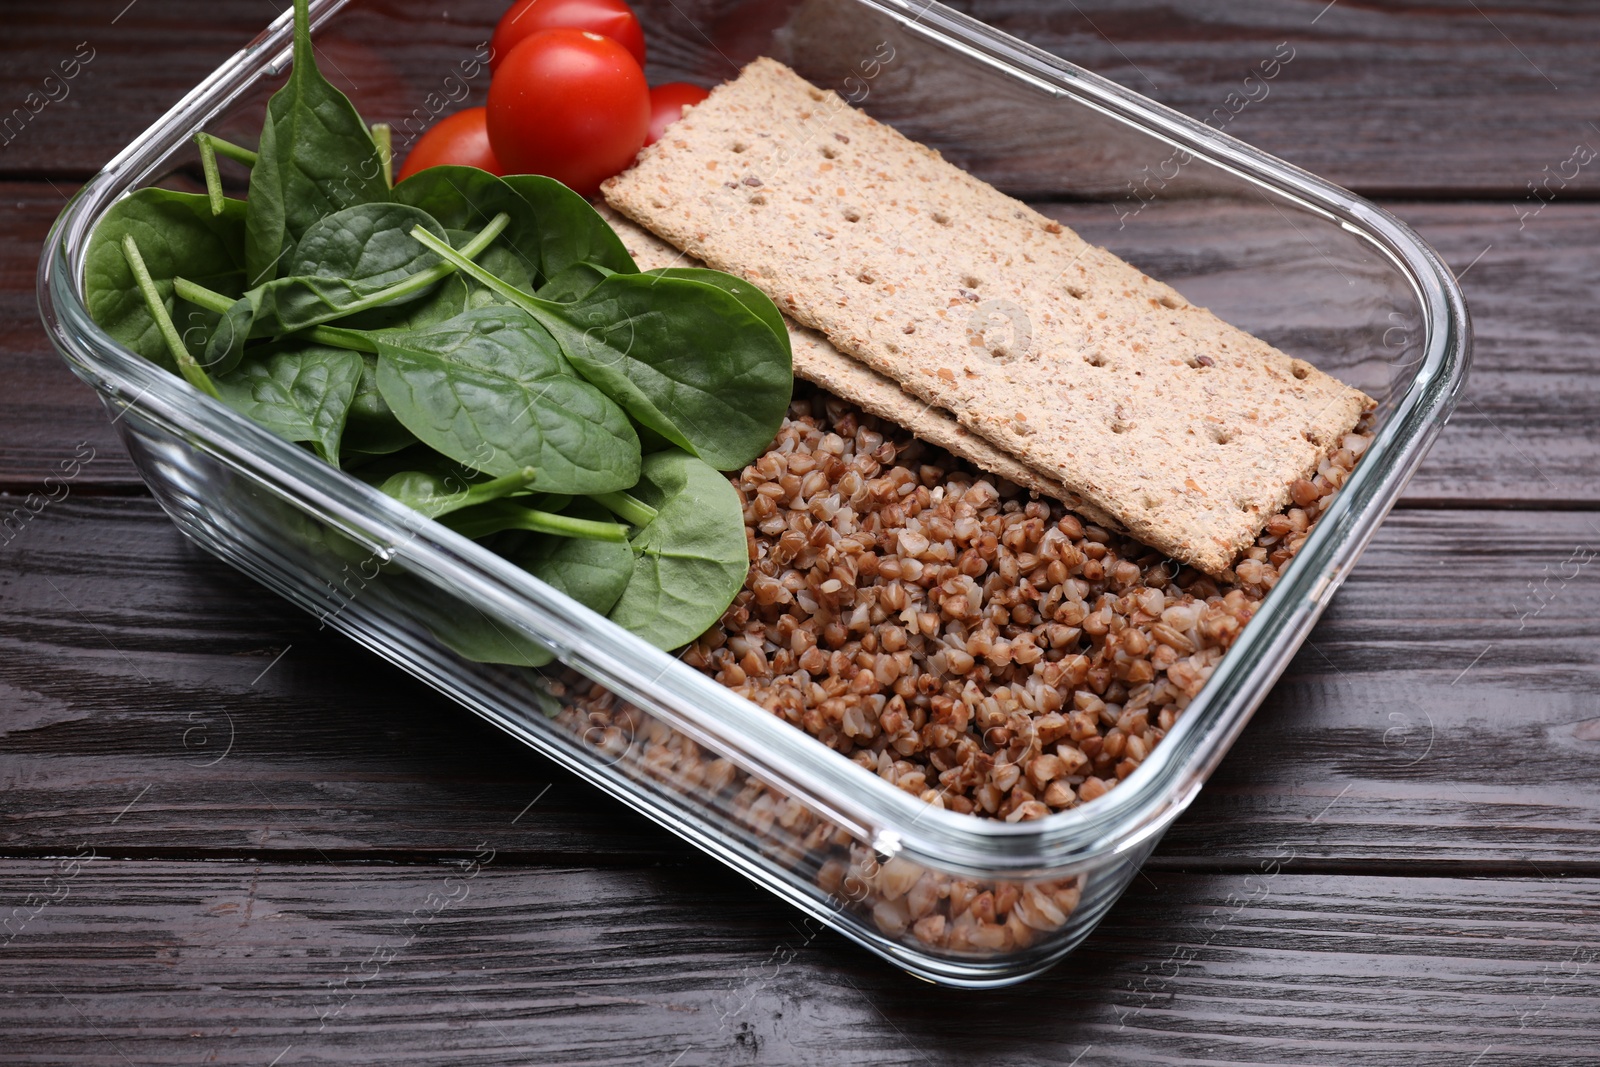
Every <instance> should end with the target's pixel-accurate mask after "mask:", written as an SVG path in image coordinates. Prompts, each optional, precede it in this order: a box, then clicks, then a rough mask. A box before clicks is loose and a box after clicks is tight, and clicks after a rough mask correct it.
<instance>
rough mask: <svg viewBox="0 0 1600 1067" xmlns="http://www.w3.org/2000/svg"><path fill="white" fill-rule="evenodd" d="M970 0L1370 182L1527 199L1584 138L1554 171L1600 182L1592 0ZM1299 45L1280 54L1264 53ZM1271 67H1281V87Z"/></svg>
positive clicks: (1113, 74) (1252, 133)
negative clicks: (1487, 0) (1578, 160)
mask: <svg viewBox="0 0 1600 1067" xmlns="http://www.w3.org/2000/svg"><path fill="white" fill-rule="evenodd" d="M953 6H955V7H958V8H960V9H962V10H964V11H966V12H968V13H970V14H972V15H973V16H975V17H977V18H979V19H982V20H984V21H986V22H989V23H990V24H991V25H994V26H996V27H998V28H999V29H1001V30H1004V31H1006V32H1008V33H1011V34H1013V35H1015V36H1017V37H1020V38H1022V39H1023V40H1025V41H1027V42H1029V43H1030V44H1033V45H1036V46H1038V47H1040V48H1042V49H1044V50H1045V51H1047V52H1051V53H1053V54H1055V55H1059V56H1062V57H1064V58H1066V59H1068V60H1071V61H1072V62H1074V63H1077V64H1079V65H1081V66H1084V67H1087V68H1089V69H1090V70H1093V71H1095V72H1097V73H1099V74H1103V75H1105V76H1107V77H1109V78H1111V79H1113V80H1115V81H1117V82H1120V83H1121V84H1123V85H1126V86H1128V87H1129V88H1131V89H1133V90H1134V91H1136V92H1139V93H1142V94H1145V95H1147V96H1150V97H1152V98H1154V99H1156V100H1158V101H1160V102H1161V103H1163V104H1166V105H1168V106H1169V107H1172V108H1175V109H1176V110H1178V111H1181V112H1184V113H1185V114H1188V115H1191V116H1193V117H1195V118H1198V119H1201V120H1209V121H1210V122H1211V124H1212V125H1214V126H1217V127H1219V128H1225V129H1226V131H1227V132H1228V133H1229V134H1230V135H1232V136H1234V137H1238V138H1240V139H1241V140H1244V141H1248V142H1250V143H1251V144H1254V145H1257V146H1258V147H1260V148H1263V149H1265V150H1267V151H1268V152H1271V153H1273V154H1274V155H1278V156H1281V157H1283V158H1284V159H1287V160H1289V161H1290V162H1292V163H1295V164H1297V165H1299V166H1301V167H1304V168H1306V169H1307V170H1310V171H1312V172H1313V173H1316V174H1320V175H1322V176H1324V177H1326V178H1329V179H1330V180H1332V181H1334V182H1337V183H1339V184H1340V185H1344V186H1347V187H1349V188H1353V189H1358V190H1361V191H1363V192H1366V193H1368V194H1369V195H1385V196H1415V195H1418V194H1426V195H1452V196H1493V197H1496V198H1509V199H1516V200H1522V199H1523V198H1525V197H1527V196H1529V189H1528V183H1529V182H1539V181H1541V180H1542V179H1543V178H1544V177H1545V173H1544V171H1543V168H1544V167H1545V166H1547V165H1548V167H1549V168H1550V173H1552V174H1554V173H1556V172H1557V171H1558V170H1559V169H1560V165H1561V164H1562V163H1563V162H1564V161H1567V160H1569V159H1570V158H1571V157H1572V154H1573V150H1574V147H1575V146H1577V145H1580V144H1587V145H1590V146H1594V147H1592V148H1591V150H1590V152H1589V153H1588V155H1587V158H1588V159H1589V160H1590V161H1591V162H1590V163H1589V164H1588V166H1587V170H1586V171H1585V170H1584V169H1583V168H1582V165H1579V166H1577V167H1569V168H1568V170H1569V173H1568V177H1569V178H1570V177H1573V173H1574V172H1575V173H1576V177H1575V178H1574V180H1572V181H1570V182H1569V183H1567V185H1566V187H1565V188H1564V189H1563V188H1561V186H1560V184H1557V183H1553V184H1552V185H1551V186H1550V187H1549V188H1551V189H1559V190H1560V192H1561V194H1563V195H1572V194H1575V193H1579V192H1580V191H1581V192H1583V193H1586V194H1587V195H1589V196H1591V197H1592V196H1594V195H1595V193H1596V192H1597V191H1600V175H1597V173H1596V168H1595V166H1594V164H1593V162H1592V161H1593V160H1594V159H1595V149H1596V148H1600V129H1597V128H1596V126H1595V122H1596V121H1597V119H1596V115H1595V110H1594V106H1593V101H1594V99H1595V95H1596V92H1597V91H1600V66H1597V65H1596V64H1595V63H1594V62H1593V44H1594V42H1595V40H1596V39H1597V38H1600V26H1597V25H1596V24H1595V23H1594V20H1595V19H1596V18H1600V12H1596V11H1595V10H1594V9H1593V8H1588V7H1582V6H1579V5H1573V4H1560V3H1497V4H1494V5H1492V6H1490V5H1479V4H1477V3H1473V2H1471V0H1464V2H1463V0H1446V2H1443V3H1437V2H1431V0H1430V2H1420V0H1413V2H1402V3H1385V4H1364V3H1349V2H1345V3H1338V2H1335V3H1329V2H1328V0H1295V2H1293V3H1281V2H1273V0H1245V2H1242V3H1226V2H1218V3H1211V2H1203V3H1196V2H1187V0H1180V2H1177V3H1174V2H1171V0H1136V2H1133V3H1128V2H1123V0H1116V2H1111V0H1098V2H1093V3H1090V2H1081V3H1068V4H1052V3H1040V2H1037V0H957V2H956V3H955V4H953ZM1280 45H1283V46H1287V51H1280ZM1285 56H1292V58H1290V59H1288V60H1287V62H1285V63H1284V64H1283V65H1282V67H1281V69H1280V68H1278V67H1274V66H1268V67H1265V68H1263V67H1262V66H1261V64H1263V63H1267V62H1269V61H1271V60H1273V59H1274V57H1276V58H1277V59H1279V60H1283V59H1284V58H1285ZM1263 70H1265V71H1267V72H1268V73H1269V74H1271V73H1275V75H1276V76H1275V77H1272V78H1271V79H1270V81H1269V82H1268V83H1267V84H1266V85H1265V86H1263V84H1262V82H1261V80H1260V77H1259V74H1260V72H1261V71H1263ZM1253 73H1254V74H1256V75H1257V78H1256V79H1255V80H1253V81H1251V82H1248V83H1247V82H1246V81H1245V79H1246V78H1247V77H1248V76H1250V75H1251V74H1253ZM1263 94H1264V95H1263ZM1249 98H1254V99H1253V102H1241V101H1245V100H1248V99H1249ZM1046 176H1047V172H1045V173H1041V174H1038V175H1026V176H1025V175H1017V176H1016V178H1015V179H1014V180H1017V181H1019V182H1025V183H1029V184H1031V182H1032V181H1037V180H1039V179H1041V178H1045V177H1046ZM1034 187H1037V186H1034Z"/></svg>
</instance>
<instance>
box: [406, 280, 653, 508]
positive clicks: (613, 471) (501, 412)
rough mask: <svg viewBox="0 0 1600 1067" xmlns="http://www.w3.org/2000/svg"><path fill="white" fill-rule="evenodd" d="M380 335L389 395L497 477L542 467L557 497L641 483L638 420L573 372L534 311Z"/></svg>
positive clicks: (415, 426) (485, 314)
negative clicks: (635, 424) (532, 314)
mask: <svg viewBox="0 0 1600 1067" xmlns="http://www.w3.org/2000/svg"><path fill="white" fill-rule="evenodd" d="M375 339H376V341H377V346H378V389H379V391H380V392H381V393H382V394H383V398H384V400H386V401H387V402H388V404H389V407H390V409H391V410H393V411H394V413H395V415H396V417H397V418H399V420H400V421H401V422H402V423H403V424H404V425H405V427H406V428H407V429H408V430H410V431H411V432H412V433H414V434H416V435H417V437H418V438H419V439H421V440H422V441H423V442H425V443H426V444H427V445H429V446H430V447H432V448H434V449H437V450H438V451H439V452H442V453H443V454H444V455H446V456H449V457H450V458H452V459H454V460H456V461H458V462H460V463H465V464H467V465H469V466H471V467H473V468H474V469H476V470H481V471H483V472H484V473H486V474H491V475H496V476H498V475H505V474H510V473H512V472H514V471H517V470H520V469H521V468H523V467H534V468H536V469H537V470H538V471H539V488H540V489H541V490H542V491H545V492H552V493H605V492H610V491H612V490H616V489H626V488H627V487H628V486H630V485H632V484H633V483H634V481H635V480H637V478H638V476H639V438H638V435H637V434H636V433H635V432H634V429H633V425H632V424H631V423H630V422H629V421H628V418H627V416H626V415H625V414H624V413H623V412H622V410H621V409H620V408H618V407H617V406H616V405H615V404H614V403H612V402H611V401H610V400H609V399H607V398H606V396H605V395H604V394H603V393H601V392H600V391H599V390H598V389H596V388H594V387H593V386H592V385H590V384H589V383H587V382H585V381H583V380H582V379H581V378H579V377H578V376H577V375H575V374H573V373H572V368H571V367H570V366H569V365H568V364H567V362H566V360H565V359H563V358H562V356H561V350H560V349H559V348H558V347H557V346H556V344H555V342H554V341H553V340H552V339H551V338H550V335H549V334H547V333H546V332H545V331H544V330H543V329H542V328H541V327H540V326H539V324H538V323H536V322H534V321H533V320H532V319H531V318H530V317H529V316H528V315H527V314H526V313H525V312H523V311H521V310H519V309H517V308H493V307H491V308H480V309H478V310H475V311H468V312H466V313H465V314H462V315H460V316H458V317H456V318H454V319H451V320H450V321H448V322H445V323H441V324H440V325H438V326H433V327H430V328H428V329H425V330H418V331H416V332H414V333H408V334H397V335H386V334H379V335H376V337H375Z"/></svg>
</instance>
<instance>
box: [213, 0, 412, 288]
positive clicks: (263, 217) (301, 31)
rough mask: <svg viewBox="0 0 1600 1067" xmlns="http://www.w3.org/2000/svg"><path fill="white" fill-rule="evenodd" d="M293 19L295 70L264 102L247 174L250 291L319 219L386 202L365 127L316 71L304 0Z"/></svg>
mask: <svg viewBox="0 0 1600 1067" xmlns="http://www.w3.org/2000/svg"><path fill="white" fill-rule="evenodd" d="M294 15H295V19H294V21H295V28H294V69H293V71H292V72H291V73H290V75H289V83H288V84H287V85H285V86H284V87H283V88H282V89H280V90H278V91H277V92H276V93H274V94H273V96H272V99H271V100H270V101H268V103H267V120H266V124H265V125H264V126H263V127H262V129H261V146H260V149H259V150H258V151H257V153H256V162H255V166H253V167H252V168H251V169H250V196H249V200H248V204H249V212H248V216H247V219H246V227H245V262H246V265H247V268H248V271H249V284H250V285H251V286H256V285H261V284H263V283H265V282H269V281H271V280H272V279H273V278H275V277H277V276H278V275H279V274H280V273H281V272H280V271H279V269H278V266H279V262H280V260H282V259H283V258H284V257H285V256H286V255H287V254H288V253H289V252H290V251H291V250H292V249H293V248H294V246H295V243H296V242H297V241H299V240H300V237H301V236H302V235H303V234H304V233H305V232H306V231H307V230H309V229H310V228H311V227H312V226H313V225H315V224H316V222H317V220H319V219H321V218H323V217H324V216H327V215H331V214H333V213H334V212H336V211H341V210H343V209H345V208H348V207H352V206H354V205H356V204H369V203H375V202H381V201H384V200H387V199H388V198H389V187H388V184H387V183H386V182H385V181H384V179H383V158H382V156H381V155H380V154H379V152H378V147H377V145H376V144H374V143H373V140H372V135H371V133H370V132H369V131H368V129H367V124H366V123H365V122H363V121H362V120H361V116H360V115H359V114H357V113H356V109H355V107H354V105H352V104H351V103H350V100H349V98H348V97H346V96H345V95H344V94H343V93H341V92H340V91H339V90H337V89H335V88H334V87H333V86H332V85H330V84H328V81H327V79H326V78H324V77H323V76H322V74H321V73H320V72H319V71H318V70H317V63H316V58H315V57H314V56H313V55H312V48H311V27H310V18H309V15H308V12H307V7H306V0H294ZM185 277H188V275H185Z"/></svg>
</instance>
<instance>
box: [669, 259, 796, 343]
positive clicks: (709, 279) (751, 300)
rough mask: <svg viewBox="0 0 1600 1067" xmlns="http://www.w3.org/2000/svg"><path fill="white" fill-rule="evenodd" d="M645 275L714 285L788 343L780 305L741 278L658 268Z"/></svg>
mask: <svg viewBox="0 0 1600 1067" xmlns="http://www.w3.org/2000/svg"><path fill="white" fill-rule="evenodd" d="M645 273H646V274H647V275H648V276H649V277H652V278H683V279H685V280H687V281H691V282H704V283H705V284H706V285H714V286H716V287H717V288H718V289H721V290H722V291H723V292H725V293H728V294H729V295H730V296H732V297H733V298H734V299H736V300H738V301H739V303H741V304H743V305H744V306H745V307H747V308H749V309H750V310H751V312H753V313H754V314H755V316H756V318H758V319H760V320H761V321H762V322H764V323H766V324H767V328H768V329H770V330H771V331H772V332H773V333H775V334H777V335H778V336H779V337H781V338H783V342H784V344H788V343H789V326H788V324H787V323H785V322H784V321H783V313H782V312H781V311H779V310H778V305H777V304H774V303H773V302H772V298H771V297H769V296H768V295H767V294H766V293H763V292H762V291H761V290H760V289H757V288H756V287H755V286H753V285H751V284H750V283H749V282H747V281H745V280H744V279H742V278H735V277H734V276H733V275H731V274H724V273H723V272H722V271H720V270H710V269H708V268H706V267H657V268H656V269H655V270H652V271H646V272H645Z"/></svg>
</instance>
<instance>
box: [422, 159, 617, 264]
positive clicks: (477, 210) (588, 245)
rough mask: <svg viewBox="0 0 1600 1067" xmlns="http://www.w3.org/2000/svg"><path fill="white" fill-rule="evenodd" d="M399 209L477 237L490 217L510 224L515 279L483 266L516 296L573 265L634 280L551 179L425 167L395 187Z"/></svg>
mask: <svg viewBox="0 0 1600 1067" xmlns="http://www.w3.org/2000/svg"><path fill="white" fill-rule="evenodd" d="M393 198H394V201H395V202H396V203H399V204H411V205H413V206H415V207H419V208H422V209H423V210H424V211H426V212H428V214H430V215H432V216H433V217H434V218H436V219H438V220H439V221H440V222H441V223H443V224H444V226H445V227H446V229H458V230H465V229H477V228H479V227H481V226H482V225H483V224H484V222H485V221H486V220H487V219H488V218H489V217H490V216H491V215H494V214H495V213H496V212H501V211H504V212H506V213H507V214H508V215H510V216H511V225H510V227H508V228H507V230H506V238H507V241H508V242H509V249H510V251H511V252H512V254H514V255H515V256H516V257H517V258H519V259H520V260H521V262H522V267H521V268H519V269H518V270H517V272H516V273H514V274H511V273H502V271H501V270H499V269H497V266H498V265H497V264H492V263H489V262H484V266H485V267H486V268H487V269H488V270H489V271H490V272H491V273H494V274H496V275H498V276H499V277H501V278H502V279H504V280H505V281H508V282H510V283H511V284H513V285H516V286H517V287H518V288H519V289H524V290H527V291H532V289H533V288H534V285H533V283H534V282H535V281H545V280H548V279H550V278H551V277H554V276H555V275H556V274H559V273H561V272H562V271H564V270H566V269H567V268H568V267H570V266H572V265H573V264H575V263H594V264H596V265H598V266H602V267H605V268H606V269H608V270H613V271H616V272H617V273H619V274H637V273H638V272H639V268H638V267H637V266H636V265H635V264H634V262H633V258H632V257H631V256H629V255H628V250H627V249H626V248H624V247H623V246H622V241H621V239H620V238H618V237H617V235H616V233H615V232H613V231H612V229H611V227H610V226H608V225H606V221H605V219H603V218H601V217H600V214H599V212H597V211H595V209H594V208H593V207H591V206H590V205H589V202H588V201H587V200H585V199H584V198H583V197H581V196H579V195H578V194H577V193H575V192H573V191H572V190H571V189H568V188H567V187H566V186H565V185H562V184H561V183H560V182H558V181H555V180H554V179H551V178H545V177H540V176H538V175H532V174H514V175H510V176H508V177H505V178H498V177H496V176H495V175H493V174H490V173H489V172H488V171H483V170H478V169H477V168H476V167H450V166H446V167H429V168H428V169H426V170H423V171H419V172H417V173H416V174H414V175H412V176H411V177H409V178H407V179H406V180H405V181H403V182H401V183H400V184H399V185H397V186H395V187H394V191H393Z"/></svg>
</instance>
